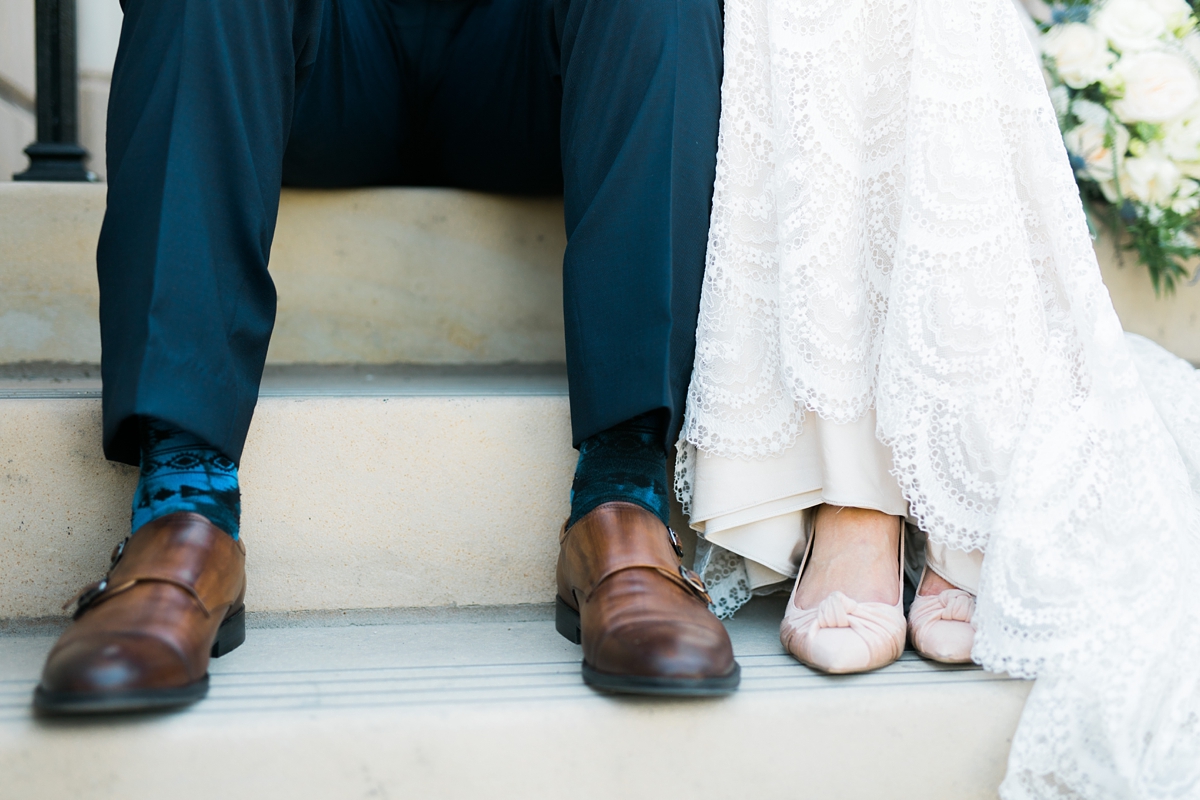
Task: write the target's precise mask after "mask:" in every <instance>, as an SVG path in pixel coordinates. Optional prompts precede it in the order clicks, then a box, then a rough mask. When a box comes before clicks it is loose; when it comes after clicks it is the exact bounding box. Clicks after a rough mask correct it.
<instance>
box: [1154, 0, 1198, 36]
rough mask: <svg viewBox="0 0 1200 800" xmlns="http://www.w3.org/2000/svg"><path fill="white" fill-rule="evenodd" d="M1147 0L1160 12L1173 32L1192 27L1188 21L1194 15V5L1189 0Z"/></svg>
mask: <svg viewBox="0 0 1200 800" xmlns="http://www.w3.org/2000/svg"><path fill="white" fill-rule="evenodd" d="M1145 2H1146V3H1147V4H1148V5H1149V6H1150V7H1151V8H1153V9H1154V10H1155V11H1157V12H1158V14H1159V16H1161V17H1162V18H1163V21H1164V22H1165V23H1166V25H1167V29H1168V30H1170V31H1171V32H1173V33H1176V34H1178V33H1179V32H1181V31H1187V30H1189V29H1190V27H1191V26H1190V25H1188V22H1189V20H1190V18H1191V16H1192V7H1191V6H1189V5H1188V4H1187V0H1145Z"/></svg>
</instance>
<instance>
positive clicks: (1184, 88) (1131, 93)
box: [1113, 53, 1200, 123]
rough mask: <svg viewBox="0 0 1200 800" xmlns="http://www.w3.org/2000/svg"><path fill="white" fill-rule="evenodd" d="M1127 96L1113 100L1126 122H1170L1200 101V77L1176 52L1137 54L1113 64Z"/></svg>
mask: <svg viewBox="0 0 1200 800" xmlns="http://www.w3.org/2000/svg"><path fill="white" fill-rule="evenodd" d="M1113 74H1115V75H1117V76H1118V77H1119V78H1120V79H1121V82H1122V83H1123V84H1124V86H1125V96H1124V97H1122V98H1121V99H1120V100H1118V101H1116V102H1115V103H1113V112H1115V113H1116V115H1117V117H1118V118H1119V119H1120V120H1121V121H1122V122H1151V123H1161V122H1170V121H1172V120H1174V119H1177V118H1178V117H1180V116H1182V115H1183V114H1184V112H1186V111H1187V110H1188V109H1189V108H1191V107H1192V105H1194V104H1195V103H1196V102H1198V101H1200V79H1197V76H1196V71H1195V70H1194V69H1193V68H1192V65H1191V64H1189V63H1188V62H1187V60H1186V59H1183V58H1181V57H1180V56H1177V55H1174V54H1172V53H1134V54H1132V55H1127V56H1124V57H1123V58H1121V60H1120V61H1118V62H1117V64H1116V66H1115V67H1113Z"/></svg>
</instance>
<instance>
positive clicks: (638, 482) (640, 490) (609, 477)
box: [567, 409, 671, 528]
mask: <svg viewBox="0 0 1200 800" xmlns="http://www.w3.org/2000/svg"><path fill="white" fill-rule="evenodd" d="M666 428H667V422H666V415H665V414H664V413H663V411H662V410H661V409H660V410H658V411H652V412H650V413H648V414H642V415H641V416H638V417H634V418H633V419H630V420H626V421H625V422H622V423H621V424H619V425H615V426H613V427H611V428H609V429H608V430H606V431H602V432H600V433H598V434H596V435H595V436H589V437H588V438H587V439H584V440H583V443H582V444H581V445H580V446H579V461H578V463H577V464H576V466H575V482H574V483H573V484H572V485H571V516H570V519H568V520H567V527H568V528H569V527H570V526H572V525H574V524H575V523H576V522H578V521H579V520H580V519H581V518H582V517H584V516H585V515H586V514H587V513H588V512H589V511H591V510H592V509H594V508H595V507H596V506H598V505H601V504H602V503H611V502H614V501H623V502H626V503H634V504H636V505H639V506H641V507H642V508H644V509H646V510H647V511H649V512H650V513H651V514H654V515H655V516H657V517H658V518H659V519H660V520H662V523H663V524H664V525H666V524H667V521H668V519H669V517H670V513H671V512H670V502H669V500H668V495H667V454H666V453H665V452H664V451H663V440H664V439H665V438H666Z"/></svg>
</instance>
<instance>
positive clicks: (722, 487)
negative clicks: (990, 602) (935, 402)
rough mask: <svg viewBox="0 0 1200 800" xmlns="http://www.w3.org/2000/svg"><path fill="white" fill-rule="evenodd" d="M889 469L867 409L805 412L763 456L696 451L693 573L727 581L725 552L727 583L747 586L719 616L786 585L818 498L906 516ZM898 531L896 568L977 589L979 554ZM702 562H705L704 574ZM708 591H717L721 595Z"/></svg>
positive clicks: (800, 555) (884, 448)
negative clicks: (904, 554)
mask: <svg viewBox="0 0 1200 800" xmlns="http://www.w3.org/2000/svg"><path fill="white" fill-rule="evenodd" d="M891 471H892V453H891V450H890V449H889V448H888V447H887V446H886V445H884V444H883V443H882V442H880V441H879V439H878V437H877V436H876V433H875V412H874V410H873V409H871V410H869V411H868V412H867V413H866V414H864V415H863V416H861V417H860V418H859V419H858V420H856V421H854V422H851V423H847V424H838V423H835V422H830V421H828V420H825V419H822V418H821V417H820V416H818V415H817V414H813V413H808V414H806V415H805V418H804V423H803V430H802V432H801V433H800V435H799V436H798V437H797V439H796V443H795V444H794V445H793V446H792V447H789V448H788V449H786V450H784V451H783V452H782V453H780V454H779V455H777V456H774V457H771V458H766V459H761V460H750V459H735V458H724V457H721V456H716V455H712V454H710V453H707V452H704V451H697V453H696V459H695V462H694V466H693V476H692V480H693V484H692V486H693V489H692V503H691V526H692V528H693V529H694V530H695V531H696V532H697V533H698V534H699V535H700V537H701V539H702V542H703V543H704V544H702V547H701V548H700V556H701V558H700V559H699V560H701V561H703V562H704V563H702V564H699V566H700V567H701V570H700V571H701V574H704V573H705V572H706V571H707V572H708V573H709V574H708V575H705V578H706V580H708V581H709V582H710V583H716V584H720V583H721V582H722V579H724V580H725V581H728V580H729V577H730V576H729V575H728V574H726V573H728V572H729V571H730V570H731V569H733V570H736V569H738V566H737V565H736V560H735V559H731V558H730V555H733V556H740V557H741V565H740V569H743V570H744V573H745V575H744V578H742V577H740V575H739V576H738V577H737V578H736V579H735V580H736V581H738V582H741V581H744V582H745V584H746V585H745V587H743V590H748V594H746V593H745V591H743V592H742V594H743V596H742V597H741V598H740V599H732V598H729V597H726V598H725V599H726V603H725V607H723V608H722V607H721V605H720V604H719V606H718V607H719V609H720V610H723V611H725V615H726V616H727V615H728V614H731V613H733V611H734V610H736V607H737V606H740V605H741V604H742V603H744V602H745V600H746V599H749V594H767V593H770V592H772V591H779V590H783V589H786V588H789V586H790V584H791V581H792V580H793V579H794V578H795V577H796V572H797V569H798V567H799V564H800V560H801V559H802V558H803V556H804V548H805V545H806V544H807V531H808V530H809V527H808V526H809V516H810V515H811V514H812V509H814V508H815V507H816V506H818V505H821V504H822V503H828V504H830V505H838V506H850V507H853V508H869V509H874V510H876V511H882V512H883V513H885V514H892V515H894V516H903V517H906V518H907V517H908V502H907V501H906V500H905V499H904V495H903V494H902V492H901V489H900V485H899V483H898V482H897V481H896V478H895V477H894V476H893V475H892V472H891ZM908 530H909V543H908V553H909V555H910V558H908V559H906V560H907V562H908V563H907V564H906V567H907V568H908V571H909V574H910V577H911V578H912V579H913V581H914V583H915V582H916V581H917V580H919V578H920V567H921V564H922V562H924V563H927V564H928V566H929V568H930V569H932V570H933V571H934V572H936V573H938V574H939V575H941V576H942V577H943V578H945V579H946V580H948V581H950V582H951V583H953V584H954V585H956V586H959V587H961V588H963V589H966V590H967V591H969V592H972V593H976V592H977V591H978V588H979V572H980V568H981V566H982V563H983V553H982V552H981V551H979V550H972V551H970V552H967V551H962V550H953V549H950V548H948V547H946V546H945V545H932V546H929V545H928V544H927V542H926V541H925V537H924V535H923V534H922V533H921V532H920V531H919V529H917V527H916V525H915V524H914V521H913V520H912V519H909V525H908ZM722 551H724V552H722ZM714 556H716V558H715V559H714ZM710 565H713V567H714V568H713V569H709V570H706V569H705V568H706V567H708V566H710ZM717 565H722V566H717ZM716 588H717V595H722V594H726V595H727V594H728V591H726V592H722V591H721V589H720V587H719V586H718V587H716ZM729 606H732V607H729Z"/></svg>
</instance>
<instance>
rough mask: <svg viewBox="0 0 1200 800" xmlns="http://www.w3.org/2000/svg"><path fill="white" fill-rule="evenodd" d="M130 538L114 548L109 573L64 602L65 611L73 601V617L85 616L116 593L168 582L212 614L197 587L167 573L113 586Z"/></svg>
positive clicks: (137, 577) (125, 581)
mask: <svg viewBox="0 0 1200 800" xmlns="http://www.w3.org/2000/svg"><path fill="white" fill-rule="evenodd" d="M129 538H130V537H128V536H126V537H125V538H124V539H123V540H121V541H120V542H119V543H118V544H117V546H116V547H114V548H113V551H112V555H111V557H110V561H109V564H108V573H107V574H106V575H105V576H104V577H103V578H101V579H100V580H98V581H96V582H94V583H90V584H88V585H87V586H85V587H83V588H82V589H80V590H79V592H78V593H77V594H76V595H75V596H74V597H72V598H71V599H70V600H68V601H67V602H65V603H63V606H62V608H63V611H66V610H67V608H69V607H70V606H71V604H72V603H74V604H75V612H74V613H73V614H72V615H71V619H79V618H80V617H81V616H83V613H84V612H85V611H87V610H88V609H89V608H91V607H92V606H94V605H96V604H97V603H99V602H101V601H103V600H107V599H109V598H111V597H115V596H116V595H118V594H120V593H121V592H124V591H126V590H128V589H132V588H133V587H134V586H136V585H138V584H139V583H166V584H170V585H171V586H175V587H177V588H179V589H182V590H183V591H184V592H186V593H187V594H188V595H190V596H191V598H192V599H193V600H195V601H196V605H197V606H199V607H200V610H201V611H202V612H203V613H204V616H205V617H211V616H212V612H211V611H209V610H208V606H206V605H205V604H204V601H203V600H201V599H200V595H199V593H198V592H197V591H196V587H194V586H190V585H189V584H187V583H184V582H183V581H181V580H179V579H177V578H172V577H170V576H167V575H135V576H133V577H132V578H128V579H126V580H124V581H123V582H121V584H120V585H118V586H112V585H111V578H112V572H113V570H114V569H115V568H116V566H117V562H119V561H120V560H121V556H123V555H125V546H126V545H127V544H128V543H129Z"/></svg>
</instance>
